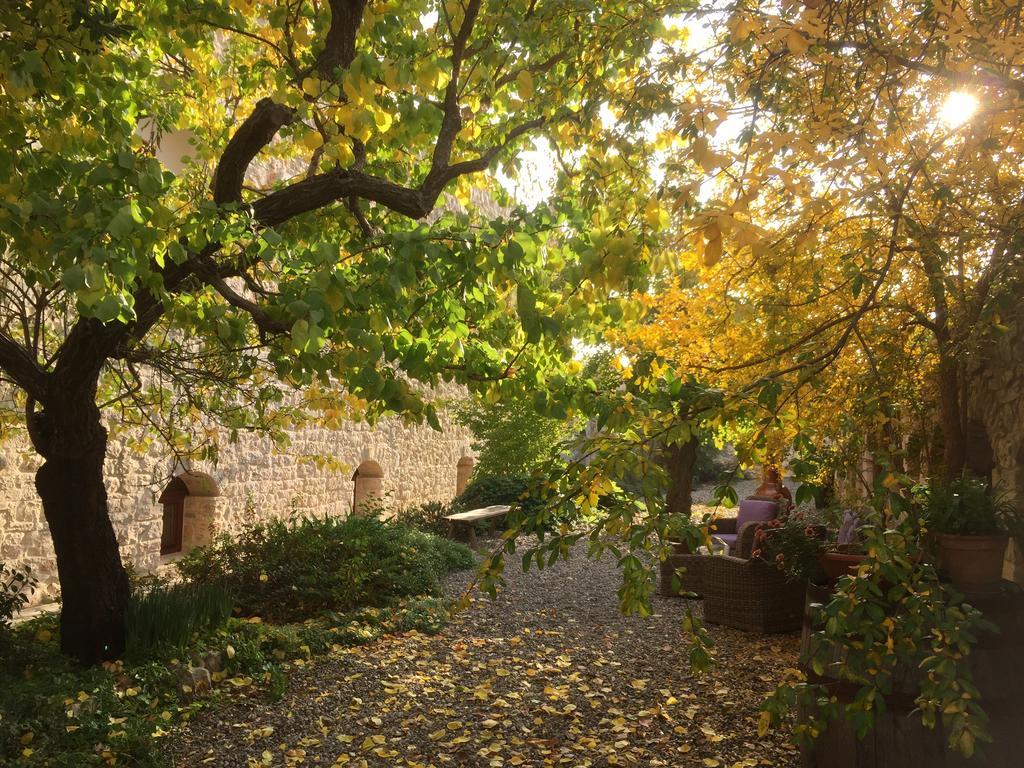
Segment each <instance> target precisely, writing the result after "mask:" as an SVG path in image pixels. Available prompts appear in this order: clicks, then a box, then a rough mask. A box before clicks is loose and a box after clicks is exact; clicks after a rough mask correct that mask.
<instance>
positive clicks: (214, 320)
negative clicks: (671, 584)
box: [0, 0, 677, 662]
mask: <svg viewBox="0 0 1024 768" xmlns="http://www.w3.org/2000/svg"><path fill="white" fill-rule="evenodd" d="M674 10H677V9H675V8H673V7H672V5H671V4H670V3H665V4H659V3H652V4H639V3H630V2H610V3H601V4H597V5H595V4H593V3H590V2H583V1H582V0H562V1H560V2H537V1H536V0H521V1H520V0H512V1H511V2H508V0H503V1H502V2H488V1H486V0H462V1H448V2H435V1H434V0H410V2H387V3H385V2H373V3H371V2H367V0H329V2H320V1H319V0H310V1H309V2H292V3H288V4H280V3H276V2H270V1H269V0H268V1H267V2H264V1H263V0H231V2H226V1H224V2H221V1H213V0H141V1H140V2H126V1H122V0H100V1H99V2H92V3H88V4H86V3H81V2H75V1H73V0H46V1H45V2H44V1H43V0H38V1H36V0H24V1H23V2H17V3H11V4H4V6H3V9H2V10H0V25H2V27H3V29H4V30H5V32H4V34H3V35H0V146H2V149H0V178H2V179H3V182H2V184H0V252H2V259H0V371H2V376H3V380H4V381H5V382H6V383H7V384H9V385H10V386H11V388H12V389H13V391H14V392H15V397H14V402H15V407H14V409H9V410H8V411H7V412H6V413H5V420H6V422H7V424H8V425H13V426H17V425H19V424H24V426H26V427H27V432H28V435H29V437H30V439H31V443H32V446H33V447H34V448H35V450H36V452H37V453H38V454H39V455H40V456H41V457H42V459H43V463H42V466H41V467H40V468H39V470H38V472H37V475H36V486H37V488H38V491H39V495H40V498H41V499H42V503H43V510H44V513H45V516H46V520H47V522H48V524H49V528H50V531H51V534H52V538H53V544H54V548H55V550H56V554H57V563H58V569H59V574H60V582H61V590H62V600H63V606H62V617H61V646H62V648H63V650H64V651H65V652H67V653H69V654H73V655H75V656H77V657H78V658H79V659H81V660H82V661H83V662H96V661H98V660H100V659H107V658H112V657H116V656H117V655H119V654H120V653H121V651H122V650H123V647H124V613H125V606H126V603H127V600H128V582H127V578H126V576H125V572H124V569H123V567H122V564H121V560H120V557H119V552H118V546H117V542H116V540H115V535H114V530H113V528H112V526H111V522H110V518H109V515H108V508H107V495H106V490H105V487H104V476H103V464H104V457H105V455H106V447H107V435H108V432H107V427H106V426H105V419H104V415H103V413H104V409H108V412H112V413H113V414H114V416H115V418H114V419H113V420H112V426H119V427H125V426H129V427H130V426H132V425H141V426H142V427H144V428H145V431H144V432H143V433H142V434H141V436H140V437H139V439H140V440H142V441H143V442H145V441H150V440H152V439H154V437H153V434H154V433H153V430H156V429H159V431H160V433H161V434H162V435H163V436H164V437H165V438H167V439H168V440H169V441H171V442H179V443H182V446H179V447H181V448H182V450H187V445H186V444H187V441H188V437H189V435H193V434H195V433H196V430H197V428H198V432H199V435H200V437H202V435H203V434H205V435H206V436H207V438H209V436H210V435H211V434H213V427H214V426H215V425H218V424H219V425H226V426H227V427H229V428H230V429H232V430H235V429H243V428H258V429H261V430H264V431H266V432H267V433H269V434H272V435H275V436H277V437H281V436H282V435H283V430H284V428H285V427H287V426H288V425H289V424H295V423H299V422H300V421H301V419H303V418H309V417H310V415H311V414H314V415H315V413H316V412H317V411H319V412H320V413H321V414H322V415H323V417H324V419H325V420H326V421H327V422H328V423H331V421H332V420H336V419H338V418H341V417H342V416H344V415H346V414H347V413H348V410H349V409H354V410H356V411H358V412H359V413H361V414H362V415H364V416H366V417H368V418H373V417H375V416H377V415H380V414H383V413H399V414H402V415H403V416H405V417H406V418H409V419H426V420H428V421H431V422H432V423H435V424H436V421H437V420H436V415H435V413H434V410H433V406H432V405H431V404H430V403H429V402H427V401H426V400H425V398H424V395H423V391H424V387H423V386H420V385H425V386H426V387H430V386H432V385H435V384H438V383H440V382H442V381H456V382H460V383H463V384H467V385H469V386H470V387H472V388H475V389H477V390H483V389H485V388H488V387H491V388H496V390H497V391H498V392H499V394H500V392H501V391H511V390H510V388H513V387H518V388H522V387H531V386H532V387H534V388H535V389H537V390H538V391H540V392H541V393H542V395H541V399H542V400H545V401H546V402H549V403H550V402H553V401H554V400H556V399H557V397H558V396H559V395H558V391H559V389H560V387H561V385H562V384H564V382H565V381H566V377H567V376H569V377H571V376H572V375H574V371H573V369H572V367H571V365H570V363H571V346H570V340H571V339H572V338H573V337H579V338H584V339H586V338H589V337H590V336H592V334H593V330H594V329H599V328H600V327H601V326H602V325H603V324H605V323H606V322H608V321H617V320H619V319H621V317H622V313H623V309H622V304H623V302H622V300H621V299H620V298H615V297H614V296H621V295H622V292H624V291H629V290H633V289H636V288H639V287H640V285H641V283H640V280H641V279H642V277H643V274H644V262H645V259H646V256H647V253H648V248H649V246H650V245H651V244H652V243H653V238H654V229H655V228H656V225H657V223H658V222H656V221H655V222H653V223H652V221H651V220H650V217H648V216H646V215H645V211H644V208H643V204H642V198H643V197H644V195H643V190H644V188H645V187H646V185H647V178H648V176H647V173H646V162H645V158H643V157H641V156H638V155H637V151H638V146H634V144H633V143H632V141H631V137H632V136H634V135H636V134H637V133H638V132H639V126H641V125H642V124H643V123H644V121H645V120H646V119H647V117H648V116H649V115H650V114H652V113H653V112H654V111H655V109H656V107H657V106H659V105H661V104H663V103H664V102H665V99H666V98H667V96H668V89H667V88H666V87H665V85H664V84H663V83H658V82H656V81H655V80H654V79H653V78H652V76H651V75H650V74H649V73H648V72H649V67H648V66H647V62H648V59H649V55H650V52H651V49H652V45H654V44H655V42H656V40H657V39H658V37H659V36H660V35H663V34H664V29H663V24H662V18H663V17H664V15H665V14H666V13H670V12H673V11H674ZM608 104H612V105H619V107H620V112H619V114H620V117H621V119H622V122H621V123H620V125H625V126H627V130H621V131H617V132H613V133H609V132H608V131H606V130H605V127H604V124H603V122H602V120H601V115H600V111H601V109H602V106H603V105H608ZM629 126H632V129H629ZM540 137H543V141H545V142H546V144H547V146H548V147H549V148H551V151H552V152H553V153H554V155H557V156H558V157H559V159H560V160H561V161H562V165H561V167H562V171H561V172H559V173H558V174H557V176H556V178H555V180H554V182H553V184H552V187H551V189H550V190H548V192H549V200H548V201H547V203H548V204H546V205H545V206H543V207H541V208H538V209H537V210H536V211H534V212H530V211H526V210H523V209H514V210H513V212H512V213H510V214H509V215H508V216H506V217H504V218H503V219H500V220H496V221H488V220H487V217H485V216H483V215H481V214H480V212H479V211H477V209H476V208H475V206H473V205H472V204H471V202H470V200H469V193H470V188H471V185H476V186H478V187H480V188H481V189H482V190H483V193H484V195H489V196H491V197H492V198H495V199H497V200H498V201H499V202H503V203H504V204H505V205H509V204H510V203H511V201H509V200H507V199H506V198H505V196H504V192H503V191H502V188H501V187H500V186H498V185H496V184H495V183H494V177H493V175H490V174H488V173H487V172H488V171H492V170H494V169H495V167H496V165H497V164H499V163H500V164H501V167H502V168H503V169H504V171H505V173H506V175H508V176H511V177H513V178H514V177H515V175H516V167H517V161H516V156H517V152H518V151H519V150H520V149H522V148H523V147H524V146H525V147H529V146H530V141H531V140H532V139H535V138H537V139H539V138H540ZM183 139H186V140H187V142H185V141H182V140H183ZM175 142H178V143H179V145H180V147H181V148H182V149H186V150H187V154H188V155H189V159H188V160H187V161H186V162H185V163H184V165H183V166H182V167H180V168H176V167H175V165H176V164H175V163H174V162H171V161H168V165H169V166H171V167H174V172H172V171H171V170H169V168H168V167H164V166H163V165H162V164H161V162H160V161H159V160H158V159H157V157H156V154H158V152H162V154H164V155H166V154H167V152H168V151H170V150H169V149H168V147H170V146H172V145H174V144H175ZM161 147H162V150H161ZM179 151H180V150H179ZM638 192H639V193H640V198H641V202H640V203H639V204H638V203H637V201H636V199H637V193H638ZM448 194H450V197H443V196H444V195H448ZM445 200H448V201H449V203H450V204H447V203H446V204H445V205H444V206H442V209H443V210H442V211H441V212H440V213H438V212H437V209H438V208H439V203H441V202H444V201H445ZM453 211H457V212H454V213H453ZM431 214H433V216H431ZM428 216H431V218H430V219H428V220H427V221H429V222H430V223H425V221H424V218H425V217H428ZM612 291H618V292H619V293H617V294H615V295H614V296H613V297H612V298H610V299H609V298H608V296H609V293H610V292H612ZM606 299H607V300H606ZM282 385H285V386H289V387H295V388H305V389H304V391H305V394H304V395H301V396H294V397H292V396H289V397H286V395H285V392H284V391H283V389H284V387H283V386H282ZM503 387H504V390H503V389H502V388H503ZM293 406H294V407H293ZM19 414H20V416H19ZM211 439H212V438H211ZM198 444H201V445H206V446H207V448H206V450H213V443H204V442H203V441H202V440H201V439H200V440H199V443H198ZM195 445H196V443H193V449H194V447H195Z"/></svg>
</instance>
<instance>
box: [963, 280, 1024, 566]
mask: <svg viewBox="0 0 1024 768" xmlns="http://www.w3.org/2000/svg"><path fill="white" fill-rule="evenodd" d="M1006 327H1007V330H1006V331H1004V332H1002V333H998V334H995V333H994V334H993V335H992V336H991V337H990V339H989V341H988V343H987V344H986V345H985V347H984V348H983V354H982V355H981V356H979V359H978V360H976V361H975V364H974V366H973V368H972V371H971V376H970V381H971V391H970V392H969V393H968V395H969V398H970V402H969V405H970V408H969V410H970V415H971V418H972V419H976V420H977V421H978V422H979V423H980V424H981V425H982V426H983V427H984V431H985V435H986V437H987V440H988V443H989V444H990V445H991V453H992V455H991V459H992V464H993V469H992V481H993V484H994V485H995V486H996V487H997V488H998V489H999V490H1000V491H1002V492H1004V493H1006V494H1008V495H1009V496H1010V497H1011V498H1013V499H1015V501H1016V503H1017V507H1018V509H1024V300H1019V302H1018V307H1017V311H1016V312H1015V313H1014V314H1013V317H1012V319H1009V321H1008V322H1007V325H1006ZM1003 576H1004V577H1006V578H1008V579H1012V580H1015V581H1017V582H1018V583H1020V584H1024V555H1022V551H1021V547H1020V545H1019V543H1018V544H1014V543H1012V542H1011V545H1010V548H1009V551H1008V553H1007V560H1006V565H1005V568H1004V571H1003Z"/></svg>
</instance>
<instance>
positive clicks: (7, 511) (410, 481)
mask: <svg viewBox="0 0 1024 768" xmlns="http://www.w3.org/2000/svg"><path fill="white" fill-rule="evenodd" d="M442 426H443V430H442V431H441V432H437V431H435V430H433V429H431V428H430V427H429V426H426V425H423V426H406V425H404V424H403V423H402V422H401V421H400V420H399V419H387V420H384V421H382V422H381V423H379V424H378V425H377V426H376V427H370V426H369V425H367V424H364V423H352V424H349V425H348V426H347V427H346V428H345V429H339V430H332V429H326V428H307V429H303V430H301V431H297V432H294V433H293V434H292V435H291V438H292V439H291V445H290V446H289V447H288V449H287V450H286V451H284V452H277V451H275V449H274V447H273V445H272V443H271V441H270V440H268V439H266V438H263V437H261V436H259V435H256V434H242V435H241V436H240V438H239V440H238V442H237V443H234V444H224V445H222V447H221V449H220V459H219V461H218V463H217V466H215V467H214V466H201V465H194V466H192V467H190V468H189V469H190V470H191V471H194V472H196V473H197V474H196V475H195V476H194V480H195V482H190V483H187V484H188V485H189V486H190V495H189V496H188V497H187V498H186V499H185V507H184V526H183V532H184V536H183V544H184V548H185V549H188V548H189V547H190V546H196V545H198V544H203V543H206V542H208V541H209V538H210V536H211V534H212V533H213V532H217V531H226V532H236V531H237V530H238V529H239V528H240V527H241V526H243V525H244V524H245V523H246V522H251V521H253V520H258V519H268V518H272V517H288V516H291V515H316V516H320V517H322V516H325V515H331V516H336V517H343V516H346V515H348V514H349V513H350V512H351V509H352V501H353V491H354V487H353V486H354V483H353V480H352V475H353V472H354V470H355V469H356V467H358V466H359V465H360V464H361V463H363V462H365V461H371V462H376V463H377V464H378V465H379V466H380V468H381V470H383V478H382V479H381V486H382V491H383V494H384V496H385V501H386V503H387V505H388V506H389V507H390V508H391V509H401V508H404V507H408V506H412V505H415V504H420V503H423V502H426V501H449V500H451V499H452V498H453V497H454V496H455V491H456V483H457V481H458V477H459V468H458V465H459V461H460V459H463V458H465V457H467V456H469V455H470V454H471V449H470V444H471V441H472V437H471V435H470V434H469V432H468V431H467V430H465V429H463V428H461V427H458V426H456V425H454V424H452V423H451V422H450V420H446V419H444V418H442ZM312 456H326V457H331V458H332V459H334V460H335V461H337V462H341V463H342V464H344V465H345V467H346V468H345V469H338V468H319V467H317V466H316V465H315V464H314V463H313V462H311V461H310V460H309V457H312ZM463 465H465V462H463ZM37 466H38V459H37V458H36V457H35V455H34V454H33V453H32V451H31V449H30V447H29V445H28V443H27V441H26V440H25V439H23V438H21V437H10V438H9V439H7V440H5V441H3V442H2V443H0V562H8V563H26V564H28V565H29V566H31V568H32V570H33V572H34V574H35V575H36V577H37V578H38V579H39V582H40V589H39V590H38V591H37V593H36V595H35V598H34V602H43V601H47V600H52V599H53V598H54V597H56V595H57V592H58V585H57V572H56V562H55V558H54V554H53V548H52V546H51V544H50V536H49V532H48V530H47V527H46V522H45V520H44V518H43V514H42V508H41V506H40V504H39V499H38V496H37V494H36V490H35V486H34V473H35V470H36V467H37ZM183 470H184V468H183V467H181V466H180V465H179V466H174V465H173V464H172V462H171V461H170V460H168V459H167V457H166V456H163V455H161V454H160V453H159V452H158V451H157V449H154V450H152V451H151V452H150V453H148V454H144V455H139V454H138V453H137V452H136V451H134V450H133V449H131V448H129V447H128V446H127V445H126V444H124V443H118V442H114V441H112V442H111V445H110V447H109V449H108V452H107V461H106V467H105V471H106V477H107V492H108V494H109V498H110V516H111V520H112V521H113V523H114V528H115V530H116V532H117V537H118V541H119V542H120V545H121V555H122V557H123V558H124V559H125V560H126V561H130V562H131V563H132V564H133V565H134V566H135V567H136V568H138V569H140V570H145V571H153V570H158V569H160V568H161V567H165V566H167V565H168V564H169V562H170V561H171V560H173V559H174V557H175V556H174V555H167V556H161V555H160V533H161V527H162V514H163V508H162V506H161V505H160V504H159V503H158V499H159V497H160V494H161V492H162V491H163V488H164V486H165V485H166V484H167V482H168V480H169V479H170V478H171V476H173V475H180V474H181V473H182V471H183ZM199 486H203V487H204V488H205V490H204V489H203V488H200V487H199Z"/></svg>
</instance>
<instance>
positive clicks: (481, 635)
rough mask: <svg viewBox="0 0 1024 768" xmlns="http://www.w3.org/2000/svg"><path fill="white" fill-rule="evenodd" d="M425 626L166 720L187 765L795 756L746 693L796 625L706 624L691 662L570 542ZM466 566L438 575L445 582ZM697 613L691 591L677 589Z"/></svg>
mask: <svg viewBox="0 0 1024 768" xmlns="http://www.w3.org/2000/svg"><path fill="white" fill-rule="evenodd" d="M506 577H507V580H508V587H507V589H506V590H504V591H503V592H502V593H501V594H500V595H499V597H498V599H497V600H495V601H491V600H490V599H488V598H486V597H483V596H480V595H479V594H477V595H476V597H475V599H474V601H473V604H472V605H471V606H470V608H469V609H467V610H466V611H465V612H463V613H462V614H460V615H459V616H458V617H457V618H456V619H455V621H454V622H453V623H452V624H450V625H449V626H448V627H446V629H445V630H444V632H443V633H442V634H440V635H437V636H435V637H428V636H425V635H420V634H416V633H410V634H407V635H402V636H393V637H388V638H385V639H384V640H382V641H379V642H377V643H374V644H372V645H367V646H362V647H357V648H352V649H346V650H344V651H341V652H338V653H335V654H332V655H330V656H328V657H326V658H321V659H317V660H314V661H311V662H309V663H307V664H305V665H302V666H300V667H293V668H292V669H291V671H290V682H289V685H288V688H287V691H286V692H285V694H284V697H283V698H282V699H281V700H279V701H276V702H270V701H268V700H266V699H264V698H262V697H253V696H249V695H246V694H240V695H239V698H237V699H236V700H235V701H234V702H232V703H230V704H228V705H227V706H226V707H223V708H220V707H219V708H217V709H216V710H213V709H210V710H207V711H205V712H203V713H202V714H200V715H199V716H197V717H196V718H195V719H194V720H193V722H191V723H190V724H189V725H187V726H185V727H184V728H183V729H180V730H179V731H178V732H175V733H174V734H172V736H171V737H170V738H168V740H167V744H168V746H169V747H171V749H172V753H173V759H174V764H175V765H176V766H180V767H181V768H185V767H186V766H204V765H214V766H225V768H231V767H233V766H285V765H304V766H307V765H311V766H335V765H338V766H342V765H349V766H405V767H407V768H415V767H416V766H423V767H425V766H549V765H550V766H577V767H580V768H584V767H587V766H608V765H634V766H706V767H707V768H715V767H716V766H724V767H725V768H732V767H733V766H736V765H740V766H755V765H772V766H794V765H796V764H797V762H798V760H797V753H796V752H795V751H794V750H793V749H792V748H791V747H789V746H788V745H787V743H786V734H785V733H775V734H771V735H769V736H768V737H767V738H764V739H759V738H758V737H757V729H756V722H757V705H758V702H759V701H760V697H761V696H762V695H763V694H764V693H765V692H766V691H768V690H770V689H771V688H772V687H773V685H774V682H775V681H776V680H778V679H779V678H780V676H781V675H782V672H783V670H784V669H786V668H787V667H793V666H795V664H796V652H797V643H798V638H797V637H796V636H793V635H787V636H770V637H764V636H758V635H750V634H745V633H742V632H738V631H735V630H730V629H724V628H719V627H713V628H712V633H713V636H714V638H715V642H716V646H717V652H718V657H719V664H718V666H717V667H716V668H715V669H714V670H713V671H712V672H710V673H708V674H707V675H704V676H694V675H691V673H690V672H689V670H688V669H687V662H686V658H685V640H684V638H683V635H682V631H681V629H680V619H681V617H682V616H683V614H684V611H685V608H686V605H687V602H688V601H684V600H681V599H674V598H663V597H656V598H655V602H654V608H655V613H654V616H652V617H651V618H648V619H640V618H636V617H623V616H622V615H620V614H619V612H618V610H617V604H616V599H617V598H616V590H617V588H618V585H619V573H618V571H617V569H616V567H615V564H614V562H613V561H612V560H611V559H610V558H605V559H603V560H602V561H599V562H596V563H595V562H592V561H588V560H587V559H585V558H584V557H583V551H582V549H580V550H579V552H578V553H577V554H576V555H575V556H574V557H573V558H572V559H571V560H570V561H568V562H562V563H559V564H557V565H556V566H555V567H553V568H550V569H546V570H544V571H540V572H538V571H536V570H531V571H530V572H529V573H525V574H524V573H522V572H521V571H519V570H518V568H513V567H512V566H511V565H510V568H509V571H508V572H507V574H506ZM470 578H471V576H470V575H467V574H463V575H460V576H459V577H458V578H455V579H453V580H452V581H451V583H450V585H449V588H450V593H451V594H457V593H458V591H459V590H461V589H462V588H463V587H464V586H465V584H466V583H467V582H468V581H469V579H470ZM690 604H691V605H692V606H693V607H694V609H695V610H696V611H698V612H699V609H700V603H699V601H698V602H693V603H690Z"/></svg>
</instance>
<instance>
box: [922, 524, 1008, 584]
mask: <svg viewBox="0 0 1024 768" xmlns="http://www.w3.org/2000/svg"><path fill="white" fill-rule="evenodd" d="M1009 541H1010V539H1009V537H1008V536H958V535H955V534H952V533H940V534H939V552H940V555H941V557H942V565H943V567H944V568H945V569H946V571H948V572H949V577H950V578H951V579H952V580H953V583H954V584H959V585H962V586H965V587H986V586H991V585H993V584H997V583H998V582H999V580H1000V579H1002V577H1003V558H1004V557H1005V555H1006V545H1007V544H1008V543H1009Z"/></svg>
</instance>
